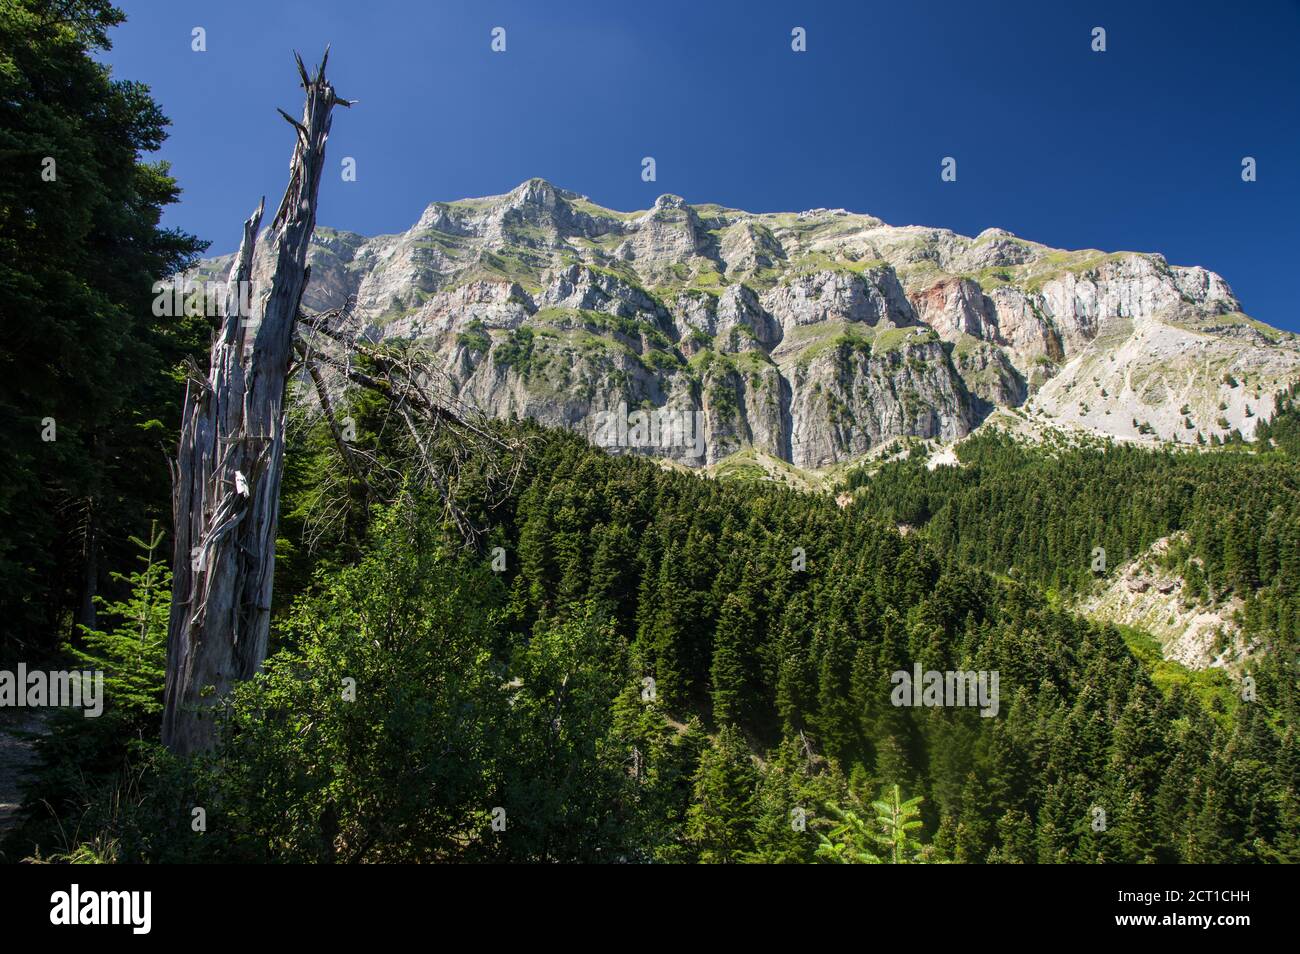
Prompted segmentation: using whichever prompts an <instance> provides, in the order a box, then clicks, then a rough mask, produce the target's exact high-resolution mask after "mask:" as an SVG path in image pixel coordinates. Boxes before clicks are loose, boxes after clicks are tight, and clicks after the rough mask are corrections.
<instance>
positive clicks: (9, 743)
mask: <svg viewBox="0 0 1300 954" xmlns="http://www.w3.org/2000/svg"><path fill="white" fill-rule="evenodd" d="M49 716H50V711H49V710H48V709H0V842H3V841H4V838H5V836H6V835H7V834H9V829H10V828H11V827H12V826H13V825H14V824H15V822H16V820H17V819H16V814H17V812H18V805H19V803H20V802H21V801H22V792H21V790H20V788H19V785H20V783H21V782H22V779H23V776H24V775H26V774H27V772H28V771H29V770H30V769H31V767H32V765H33V764H34V763H35V761H36V751H35V739H34V738H33V736H36V735H44V734H45V733H46V732H48V731H49Z"/></svg>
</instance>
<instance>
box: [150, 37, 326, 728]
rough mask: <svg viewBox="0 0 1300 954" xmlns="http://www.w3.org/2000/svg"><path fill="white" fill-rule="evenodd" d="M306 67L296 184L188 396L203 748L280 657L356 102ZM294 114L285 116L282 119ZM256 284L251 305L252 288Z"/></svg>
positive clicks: (176, 684)
mask: <svg viewBox="0 0 1300 954" xmlns="http://www.w3.org/2000/svg"><path fill="white" fill-rule="evenodd" d="M328 57H329V51H328V50H327V51H326V54H325V57H324V58H322V60H321V64H320V66H319V68H318V69H317V71H316V75H315V76H314V77H309V76H308V75H307V71H306V69H305V68H304V67H303V64H302V60H301V59H298V60H297V64H298V73H299V75H300V76H301V77H302V85H303V88H304V89H305V90H306V93H307V102H306V105H305V107H304V108H303V118H302V122H301V123H298V122H295V121H294V120H293V119H291V118H290V117H289V116H287V115H285V118H286V119H288V120H289V122H290V123H292V124H293V126H294V129H295V130H296V133H297V142H296V144H295V146H294V151H293V160H292V162H291V164H290V173H289V185H288V188H287V189H286V190H285V194H284V199H283V200H282V201H281V203H280V207H279V210H278V211H277V212H276V214H275V218H274V220H272V222H271V225H270V227H269V228H268V230H267V232H266V234H265V235H264V236H263V237H262V241H263V243H264V250H263V252H262V253H261V255H260V256H258V262H259V268H258V269H257V273H258V274H257V276H256V278H257V281H254V278H255V276H254V252H255V249H256V246H257V242H258V234H257V233H258V227H259V225H260V224H261V220H262V205H261V204H259V205H258V207H257V211H256V212H254V213H253V215H252V216H251V217H250V218H249V219H248V221H246V222H245V223H244V238H243V241H242V242H241V244H240V246H239V253H238V254H237V255H236V256H235V262H234V264H233V266H232V267H231V270H230V277H229V282H228V284H227V288H226V300H225V305H226V308H225V317H224V320H223V324H222V327H221V329H220V331H219V332H218V333H217V336H216V338H215V340H214V342H213V345H212V354H211V360H210V367H209V371H208V374H207V377H206V379H200V378H197V377H196V378H195V379H193V380H191V382H190V384H189V387H188V389H187V391H186V395H185V408H184V414H183V418H182V425H181V427H182V429H181V437H180V447H179V450H178V453H177V458H176V465H175V468H174V470H173V475H172V476H173V490H172V507H173V517H174V521H175V536H174V551H173V561H172V571H173V586H172V606H171V622H170V627H169V631H168V644H167V683H166V690H165V699H164V706H165V707H164V712H163V729H162V737H163V742H164V744H166V745H167V746H168V747H169V748H170V749H172V750H173V751H175V752H180V753H189V752H194V751H199V750H202V749H205V748H208V747H210V746H211V744H212V742H213V741H214V737H215V736H214V728H215V726H214V721H213V712H212V707H213V706H214V704H215V703H217V702H218V701H219V700H220V699H221V698H222V697H224V696H225V695H226V694H227V692H229V690H230V688H231V687H232V686H233V685H234V684H235V683H236V682H238V681H240V680H243V679H247V678H248V677H250V676H252V675H253V674H254V673H255V672H256V671H257V669H258V668H259V667H260V666H261V664H262V661H263V660H264V659H265V657H266V648H267V638H268V635H269V631H270V611H271V588H272V583H273V579H274V569H275V539H276V527H277V524H278V523H279V496H280V478H281V473H282V464H283V458H284V429H285V411H284V397H285V385H286V381H287V378H288V374H289V366H290V361H291V359H292V357H293V338H294V323H295V321H296V320H297V317H298V309H299V304H300V302H301V299H302V293H303V289H304V288H305V287H306V284H307V277H308V269H307V265H306V261H307V246H308V243H309V242H310V241H311V237H312V232H313V231H314V229H315V227H316V195H317V191H318V189H319V186H320V177H321V171H322V168H323V165H324V159H325V140H326V139H327V138H328V136H329V130H330V118H331V113H332V111H333V108H334V107H335V106H336V105H338V106H349V105H351V103H349V102H348V101H347V100H343V99H339V98H338V97H337V96H336V95H335V94H334V89H333V87H331V86H330V84H329V83H328V82H326V80H325V64H326V61H327V60H328ZM282 115H284V114H283V111H282ZM263 273H264V274H263ZM243 282H253V285H252V293H251V295H250V296H245V297H244V300H245V301H247V302H248V303H249V304H248V308H247V309H246V310H247V312H248V313H247V314H245V313H243V312H242V311H241V294H240V289H241V287H242V286H241V283H243Z"/></svg>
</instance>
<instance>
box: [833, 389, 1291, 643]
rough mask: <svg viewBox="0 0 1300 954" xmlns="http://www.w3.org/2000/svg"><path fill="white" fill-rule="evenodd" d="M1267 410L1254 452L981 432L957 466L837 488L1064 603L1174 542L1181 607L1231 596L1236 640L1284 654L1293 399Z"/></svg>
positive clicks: (885, 474)
mask: <svg viewBox="0 0 1300 954" xmlns="http://www.w3.org/2000/svg"><path fill="white" fill-rule="evenodd" d="M1277 400H1278V406H1279V413H1278V414H1277V415H1276V416H1275V417H1274V418H1273V419H1272V420H1271V421H1270V422H1268V423H1267V424H1263V425H1261V430H1260V442H1259V445H1257V448H1258V449H1257V450H1252V449H1248V448H1247V447H1246V446H1245V445H1241V444H1237V445H1233V446H1231V447H1229V448H1227V449H1226V450H1224V451H1215V452H1201V453H1197V452H1189V451H1185V450H1166V451H1163V452H1162V451H1153V450H1150V449H1148V448H1144V447H1138V446H1132V445H1123V444H1113V443H1110V442H1105V443H1084V444H1080V443H1078V442H1074V443H1069V442H1058V444H1057V445H1056V446H1053V445H1051V444H1050V443H1049V444H1048V445H1046V446H1040V445H1036V444H1029V443H1026V442H1023V441H1017V440H1016V439H1015V438H1013V437H1011V436H1009V435H1008V434H1006V433H1004V432H1000V431H992V432H988V433H981V434H979V435H977V436H975V437H973V438H971V439H970V440H968V441H965V442H964V443H962V444H961V445H960V446H959V447H958V450H957V456H958V458H959V460H960V466H955V467H944V466H937V467H928V466H927V465H926V457H925V455H924V454H921V453H917V454H915V455H913V456H912V457H911V458H910V459H908V460H905V461H897V462H892V463H889V464H887V465H885V466H883V467H880V468H878V469H876V470H874V471H868V470H866V469H859V470H857V471H854V472H852V473H850V474H849V476H848V477H847V479H846V481H845V485H846V487H847V488H848V489H850V490H851V491H852V492H853V495H854V500H855V504H854V508H855V511H856V512H858V513H861V514H865V515H871V516H873V517H877V518H879V519H883V520H885V521H887V522H890V523H901V524H905V525H907V526H909V527H923V528H924V535H925V537H926V539H927V540H929V541H930V542H931V543H933V544H934V545H935V546H936V547H937V548H938V549H939V550H941V551H942V552H943V553H945V554H946V555H947V556H949V557H950V558H952V559H955V560H959V561H961V562H962V563H965V564H967V565H972V566H981V567H984V568H986V569H988V570H990V571H991V572H994V573H998V574H1006V575H1013V576H1015V577H1016V578H1017V579H1019V580H1022V581H1029V582H1032V583H1035V584H1037V585H1039V586H1042V587H1044V588H1047V589H1049V590H1056V591H1061V592H1065V593H1074V592H1078V591H1080V590H1081V589H1083V588H1086V587H1087V586H1089V585H1091V583H1092V581H1094V580H1095V579H1098V578H1099V577H1102V576H1104V575H1105V571H1106V570H1107V569H1109V570H1112V571H1113V570H1114V569H1115V568H1116V567H1117V566H1119V565H1120V564H1121V563H1122V562H1123V561H1125V560H1128V559H1130V558H1132V557H1135V556H1137V555H1138V554H1140V553H1142V552H1143V551H1145V550H1146V548H1147V547H1149V546H1151V544H1152V543H1154V542H1155V541H1156V540H1158V539H1160V538H1161V537H1165V536H1168V535H1171V534H1175V533H1178V534H1179V535H1180V536H1179V542H1178V543H1176V545H1174V546H1173V547H1171V548H1170V550H1169V552H1168V553H1167V554H1165V556H1164V557H1162V562H1164V563H1165V564H1166V565H1167V566H1168V567H1169V568H1170V569H1173V570H1175V571H1177V572H1178V573H1180V574H1181V575H1182V576H1183V577H1184V579H1185V581H1186V582H1187V584H1188V587H1189V595H1190V596H1192V597H1194V598H1197V599H1200V600H1205V601H1209V602H1214V601H1215V600H1220V599H1223V598H1224V597H1226V596H1230V595H1233V594H1235V595H1237V596H1239V597H1241V598H1242V600H1243V601H1244V603H1245V611H1244V614H1243V619H1242V624H1243V627H1244V630H1245V631H1246V632H1247V633H1248V634H1250V635H1252V636H1258V637H1261V638H1264V639H1266V640H1268V641H1269V642H1270V643H1276V644H1277V648H1278V649H1283V648H1288V647H1289V648H1291V649H1294V647H1295V645H1296V642H1297V639H1300V584H1298V583H1297V580H1300V466H1298V465H1297V457H1296V454H1295V451H1296V444H1295V433H1296V426H1297V424H1296V422H1297V420H1300V416H1298V415H1297V413H1296V409H1295V406H1294V403H1293V402H1294V391H1293V392H1292V395H1291V396H1290V397H1288V396H1287V395H1286V394H1283V395H1279V396H1278V399H1277ZM1099 547H1100V548H1102V549H1103V550H1104V551H1105V554H1104V555H1105V560H1104V565H1101V566H1099V565H1098V561H1097V556H1098V554H1097V553H1096V548H1099Z"/></svg>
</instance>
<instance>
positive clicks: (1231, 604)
mask: <svg viewBox="0 0 1300 954" xmlns="http://www.w3.org/2000/svg"><path fill="white" fill-rule="evenodd" d="M1170 542H1171V538H1169V537H1162V538H1161V539H1159V540H1157V541H1156V542H1155V543H1154V544H1152V545H1151V548H1150V549H1149V550H1148V551H1147V552H1146V553H1144V554H1142V555H1141V556H1139V557H1138V558H1136V559H1134V560H1130V561H1129V562H1127V563H1125V564H1124V565H1123V566H1121V567H1120V568H1119V571H1118V573H1116V575H1115V577H1114V578H1113V579H1112V580H1111V581H1110V582H1109V583H1108V584H1106V585H1099V586H1098V588H1097V589H1096V591H1095V592H1093V593H1091V594H1089V595H1087V596H1085V597H1084V598H1083V599H1081V600H1080V601H1079V602H1078V604H1077V608H1078V609H1079V610H1080V611H1081V612H1082V613H1083V614H1084V615H1086V616H1089V617H1091V618H1093V619H1098V620H1104V621H1106V622H1111V623H1121V624H1123V625H1125V626H1134V627H1137V628H1138V629H1141V630H1143V631H1145V632H1147V633H1150V634H1151V635H1152V636H1154V637H1155V638H1156V640H1157V641H1158V642H1159V643H1160V649H1161V653H1162V654H1163V655H1164V657H1165V658H1166V659H1172V660H1174V661H1176V662H1180V663H1182V664H1183V665H1184V666H1186V667H1188V668H1189V669H1208V668H1210V667H1234V666H1237V665H1238V664H1239V663H1240V662H1241V661H1242V660H1243V659H1246V658H1248V657H1249V656H1250V655H1251V654H1252V653H1253V652H1254V650H1255V648H1256V647H1252V646H1248V645H1246V642H1245V640H1244V637H1243V636H1242V633H1241V627H1240V626H1239V625H1238V623H1237V618H1238V614H1239V613H1240V612H1241V609H1242V602H1241V599H1240V598H1238V597H1231V598H1229V599H1227V600H1224V601H1221V602H1219V603H1216V604H1214V605H1204V604H1201V603H1197V602H1194V601H1190V600H1188V598H1187V595H1186V587H1185V585H1184V583H1183V580H1182V577H1180V576H1179V575H1178V574H1177V573H1174V572H1172V571H1170V570H1166V569H1162V568H1161V567H1160V565H1159V560H1160V558H1161V557H1162V556H1164V554H1165V553H1166V552H1167V551H1168V549H1169V544H1170Z"/></svg>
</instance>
